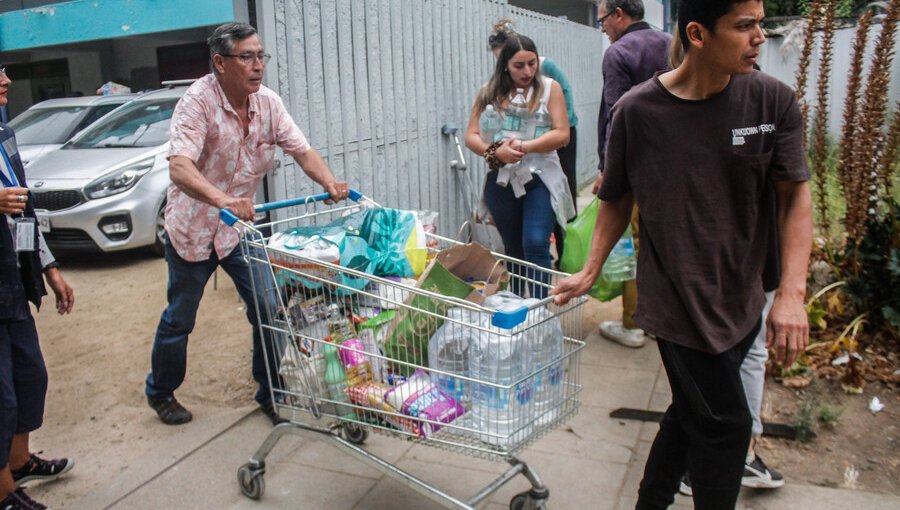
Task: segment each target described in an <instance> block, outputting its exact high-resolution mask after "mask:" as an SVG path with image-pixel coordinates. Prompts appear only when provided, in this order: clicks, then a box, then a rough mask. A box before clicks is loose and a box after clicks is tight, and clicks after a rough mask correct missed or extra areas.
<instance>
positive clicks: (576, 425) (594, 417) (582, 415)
mask: <svg viewBox="0 0 900 510" xmlns="http://www.w3.org/2000/svg"><path fill="white" fill-rule="evenodd" d="M639 427H640V424H639V423H638V422H634V421H627V420H616V419H612V418H610V417H609V410H608V409H604V408H600V407H593V406H582V407H581V408H580V409H579V412H578V414H577V415H575V416H574V417H573V418H572V419H571V420H570V421H569V422H567V423H565V424H563V425H562V426H561V427H559V428H557V429H556V430H554V431H553V432H551V433H550V434H548V435H546V436H544V437H542V438H541V439H540V440H538V441H537V442H536V443H535V444H534V445H532V446H531V449H533V450H534V451H538V452H543V453H556V454H559V455H568V456H572V457H573V458H582V459H589V460H598V461H604V462H616V463H627V462H629V461H630V460H631V447H632V446H633V445H634V444H635V442H636V441H637V438H638V433H639Z"/></svg>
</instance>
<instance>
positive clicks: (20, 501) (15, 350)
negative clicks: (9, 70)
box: [0, 65, 75, 510]
mask: <svg viewBox="0 0 900 510" xmlns="http://www.w3.org/2000/svg"><path fill="white" fill-rule="evenodd" d="M10 83H11V81H10V79H9V77H7V76H6V68H5V67H3V66H2V65H0V106H3V105H6V102H7V91H8V90H9V85H10ZM0 183H2V187H0V213H2V214H3V217H4V223H5V224H6V226H5V227H4V226H0V466H2V468H0V509H3V510H22V509H28V510H40V509H44V508H46V506H44V505H42V504H40V503H38V502H36V501H34V500H33V499H31V498H30V497H29V496H28V495H27V494H26V493H25V492H24V490H23V487H22V485H23V484H25V483H27V482H29V481H32V480H47V479H53V478H57V477H58V476H60V475H62V474H63V473H65V472H67V471H69V470H70V469H72V466H73V465H74V463H73V462H72V460H71V459H53V460H46V459H42V458H40V457H38V456H37V455H34V454H33V453H31V450H30V449H29V435H30V433H31V432H33V431H35V430H37V429H38V428H40V426H41V424H42V422H43V418H44V402H45V398H46V396H47V368H46V366H45V365H44V357H43V355H42V354H41V348H40V345H39V343H38V334H37V329H36V328H35V325H34V318H33V317H32V316H31V308H30V306H29V304H28V302H29V301H30V302H32V303H34V306H35V307H37V308H40V306H41V298H42V297H43V296H45V295H46V294H47V291H46V289H45V287H44V279H46V281H47V284H48V285H49V286H50V288H51V289H53V292H54V294H55V295H56V310H57V311H58V312H59V313H60V314H67V313H69V312H71V311H72V307H73V306H74V304H75V294H74V292H73V291H72V287H70V286H69V284H68V283H66V281H65V280H64V279H63V277H62V274H61V273H60V271H59V264H58V263H57V262H56V260H55V259H54V258H53V255H52V254H51V253H50V251H49V250H48V249H47V245H46V243H44V239H43V236H42V235H41V233H40V230H39V229H38V227H37V218H36V216H35V213H34V206H33V205H32V203H31V202H30V201H29V196H28V188H27V185H26V182H25V169H24V167H23V166H22V160H21V159H20V158H19V154H18V150H17V148H16V138H15V133H13V130H12V129H10V128H9V127H8V126H7V125H6V124H3V123H0Z"/></svg>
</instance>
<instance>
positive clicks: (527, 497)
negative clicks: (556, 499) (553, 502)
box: [509, 491, 549, 510]
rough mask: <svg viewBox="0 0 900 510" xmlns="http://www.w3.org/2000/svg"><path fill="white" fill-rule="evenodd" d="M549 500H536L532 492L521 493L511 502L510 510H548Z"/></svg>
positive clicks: (543, 498)
mask: <svg viewBox="0 0 900 510" xmlns="http://www.w3.org/2000/svg"><path fill="white" fill-rule="evenodd" d="M547 501H548V498H546V497H542V498H534V497H532V495H531V493H530V492H527V491H526V492H520V493H519V494H516V495H515V496H513V498H512V499H511V500H510V501H509V510H547V508H549V507H548V506H547Z"/></svg>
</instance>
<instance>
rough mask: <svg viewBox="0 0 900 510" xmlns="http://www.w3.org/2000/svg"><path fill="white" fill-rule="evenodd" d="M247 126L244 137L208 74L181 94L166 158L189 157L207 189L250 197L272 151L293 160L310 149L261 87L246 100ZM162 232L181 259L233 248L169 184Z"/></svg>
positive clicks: (211, 216) (218, 226)
mask: <svg viewBox="0 0 900 510" xmlns="http://www.w3.org/2000/svg"><path fill="white" fill-rule="evenodd" d="M249 116H250V126H249V131H248V134H247V136H246V137H244V132H243V128H242V126H241V121H240V118H239V117H238V115H237V112H235V111H234V108H232V107H231V104H230V103H229V102H228V100H227V99H226V98H225V92H224V91H223V90H222V87H221V85H219V82H218V80H216V77H215V76H214V75H212V74H208V75H206V76H204V77H203V78H201V79H199V80H197V81H196V82H194V84H193V85H191V86H190V87H189V88H188V90H187V91H186V92H185V93H184V96H182V98H181V100H180V101H178V105H177V106H175V112H174V113H173V114H172V123H171V128H170V142H171V146H170V148H169V157H170V158H171V157H172V156H185V157H187V158H190V159H191V160H192V161H193V162H194V163H195V164H196V165H197V168H198V169H199V170H200V174H201V175H203V177H205V178H206V179H207V180H208V181H209V182H210V183H212V185H213V186H215V187H217V188H219V189H220V190H222V191H223V192H225V193H226V194H228V195H230V196H233V197H243V198H251V199H252V198H253V197H254V195H255V193H256V190H257V188H259V183H260V181H261V180H262V177H263V175H265V174H266V172H268V171H269V170H272V168H273V167H274V164H275V146H276V145H277V146H279V147H281V148H282V150H284V152H286V153H287V154H290V155H291V156H294V158H297V157H298V156H300V155H302V154H303V153H305V152H306V151H308V150H309V149H310V145H309V143H308V142H307V141H306V137H305V136H304V135H303V133H302V132H301V131H300V128H298V127H297V124H296V123H294V120H293V119H292V118H291V116H290V114H288V112H287V110H286V109H285V108H284V104H283V103H282V102H281V98H280V97H278V95H277V94H275V92H273V91H272V90H271V89H269V88H266V87H265V86H262V87H260V89H259V92H257V93H255V94H251V95H250V107H249ZM166 233H167V234H168V236H169V241H170V242H171V243H172V246H173V247H174V248H175V251H176V252H177V253H178V255H179V256H180V257H181V258H183V259H184V260H187V261H191V262H197V261H202V260H208V259H209V257H210V254H211V253H212V249H213V248H215V250H216V254H217V255H218V256H219V259H222V258H224V257H226V256H227V255H228V254H229V253H231V251H232V250H233V249H234V248H235V246H237V244H238V240H239V236H238V233H237V231H236V230H235V229H233V228H232V227H229V226H227V225H225V224H224V223H222V222H221V221H219V210H218V209H216V208H215V207H213V206H211V205H209V204H207V203H205V202H201V201H199V200H195V199H193V198H191V197H189V196H188V195H187V194H185V193H184V192H183V191H182V190H181V189H179V188H178V186H176V185H174V184H171V185H170V186H169V193H168V205H167V206H166Z"/></svg>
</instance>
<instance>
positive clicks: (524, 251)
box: [484, 171, 556, 299]
mask: <svg viewBox="0 0 900 510" xmlns="http://www.w3.org/2000/svg"><path fill="white" fill-rule="evenodd" d="M525 191H526V193H525V195H524V196H522V197H520V198H516V196H515V195H514V194H513V190H512V186H506V187H502V186H500V185H498V184H497V172H496V171H493V172H490V173H489V174H488V176H487V179H486V181H485V184H484V201H485V203H486V204H487V207H488V210H489V211H490V212H491V216H492V217H493V218H494V224H495V225H497V230H498V231H499V232H500V237H501V238H503V246H504V247H505V248H506V254H507V255H508V256H510V257H513V258H517V259H522V260H525V261H528V262H531V263H532V264H535V265H538V266H541V267H545V268H547V269H549V268H550V267H551V266H550V264H551V261H550V233H551V232H553V227H554V225H555V224H556V215H555V214H554V212H553V206H552V205H551V202H550V191H549V190H548V189H547V186H545V185H544V183H543V181H541V178H540V177H539V176H537V175H535V176H534V178H533V179H532V180H531V182H529V183H528V184H526V185H525ZM513 272H514V273H515V274H516V275H518V276H519V277H521V278H513V282H512V285H511V287H512V291H513V292H515V293H516V294H518V295H520V296H523V295H524V290H525V289H524V286H523V285H522V283H523V280H522V278H527V279H530V280H535V281H537V282H540V284H536V283H530V284H529V285H528V291H529V294H530V296H531V297H534V298H538V299H543V298H544V297H546V296H547V290H548V288H547V287H546V284H548V283H549V276H550V275H549V273H547V272H545V271H534V270H529V269H527V268H523V267H518V266H517V265H516V264H513Z"/></svg>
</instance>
